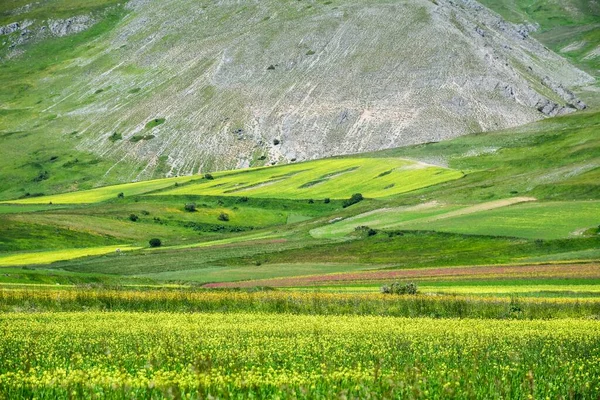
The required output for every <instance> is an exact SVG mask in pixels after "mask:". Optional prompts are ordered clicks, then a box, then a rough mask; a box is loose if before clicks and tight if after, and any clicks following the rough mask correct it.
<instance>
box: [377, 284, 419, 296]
mask: <svg viewBox="0 0 600 400" xmlns="http://www.w3.org/2000/svg"><path fill="white" fill-rule="evenodd" d="M417 292H418V288H417V284H416V283H414V282H410V283H406V284H402V283H399V282H394V283H392V284H391V285H390V286H388V285H383V286H382V287H381V293H384V294H398V295H402V294H413V295H414V294H417Z"/></svg>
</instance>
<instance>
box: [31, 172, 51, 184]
mask: <svg viewBox="0 0 600 400" xmlns="http://www.w3.org/2000/svg"><path fill="white" fill-rule="evenodd" d="M48 178H50V174H49V173H48V171H43V172H40V173H39V174H38V176H36V177H35V178H33V181H34V182H41V181H45V180H46V179H48Z"/></svg>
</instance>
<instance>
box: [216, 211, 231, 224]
mask: <svg viewBox="0 0 600 400" xmlns="http://www.w3.org/2000/svg"><path fill="white" fill-rule="evenodd" d="M217 219H218V220H219V221H225V222H227V221H229V215H228V214H227V213H224V212H222V213H221V214H219V216H218V217H217Z"/></svg>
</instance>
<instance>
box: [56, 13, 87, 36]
mask: <svg viewBox="0 0 600 400" xmlns="http://www.w3.org/2000/svg"><path fill="white" fill-rule="evenodd" d="M94 22H95V21H94V20H93V19H92V17H90V16H89V15H79V16H76V17H72V18H67V19H59V20H49V21H48V22H47V26H48V28H49V29H50V32H51V33H52V35H53V36H58V37H61V36H67V35H73V34H76V33H79V32H82V31H84V30H86V29H88V28H89V27H90V26H92V25H93V24H94Z"/></svg>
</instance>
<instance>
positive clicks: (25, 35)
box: [0, 15, 96, 49]
mask: <svg viewBox="0 0 600 400" xmlns="http://www.w3.org/2000/svg"><path fill="white" fill-rule="evenodd" d="M95 23H96V20H95V19H94V18H92V17H91V16H89V15H78V16H74V17H71V18H65V19H49V20H44V21H30V20H23V21H20V22H13V23H10V24H8V25H5V26H0V36H7V37H8V47H9V48H10V49H14V48H15V47H17V46H19V45H22V44H25V43H28V42H31V41H39V40H44V39H47V38H49V37H63V36H68V35H73V34H76V33H79V32H83V31H85V30H86V29H89V28H90V27H91V26H92V25H94V24H95Z"/></svg>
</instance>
